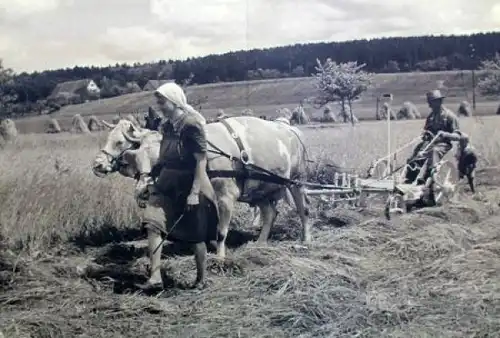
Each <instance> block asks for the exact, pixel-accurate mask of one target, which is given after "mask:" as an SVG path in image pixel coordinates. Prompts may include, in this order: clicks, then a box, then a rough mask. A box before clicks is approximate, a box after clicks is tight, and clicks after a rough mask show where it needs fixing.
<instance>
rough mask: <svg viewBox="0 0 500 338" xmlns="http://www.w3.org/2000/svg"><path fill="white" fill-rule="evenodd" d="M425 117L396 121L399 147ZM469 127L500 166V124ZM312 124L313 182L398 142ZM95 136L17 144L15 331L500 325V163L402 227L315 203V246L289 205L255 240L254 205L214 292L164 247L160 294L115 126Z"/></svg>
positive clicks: (7, 232)
mask: <svg viewBox="0 0 500 338" xmlns="http://www.w3.org/2000/svg"><path fill="white" fill-rule="evenodd" d="M422 123H423V121H421V120H420V121H418V120H417V121H395V122H394V123H393V124H392V134H391V137H392V140H391V142H392V144H393V145H394V147H396V145H400V144H403V143H405V142H407V141H409V140H410V139H412V138H413V137H415V136H416V135H418V134H419V133H420V130H421V128H422ZM460 123H461V129H463V130H464V131H465V132H466V133H468V134H469V135H470V137H471V141H472V143H473V145H474V146H475V147H476V148H477V149H478V151H479V153H480V155H481V159H480V162H479V166H480V168H481V167H483V168H484V167H494V166H498V165H499V164H500V157H499V156H498V149H499V146H500V141H499V140H498V139H497V138H495V137H494V135H495V133H496V131H497V129H498V128H499V127H500V120H498V119H497V118H495V117H488V118H486V117H485V118H477V119H467V118H466V119H461V120H460ZM304 133H305V136H306V139H305V142H306V145H307V147H308V151H309V155H310V157H311V159H312V160H314V161H315V162H316V163H314V164H311V168H312V170H313V172H312V173H311V174H310V176H311V178H313V177H318V176H319V174H325V173H327V172H328V169H327V168H328V167H326V166H325V164H328V163H336V164H338V165H341V166H344V167H346V168H356V169H359V170H363V171H364V170H365V169H366V168H367V167H368V165H369V164H370V161H371V160H372V159H374V158H377V157H380V156H383V155H385V154H386V152H387V150H386V148H387V144H386V137H387V134H386V125H385V124H384V123H375V122H373V123H372V122H366V123H364V124H359V125H356V127H354V128H353V127H349V126H348V127H339V128H336V129H335V130H333V129H309V128H306V127H304ZM95 136H96V137H89V136H88V135H85V134H70V133H59V134H45V135H19V136H18V138H17V139H16V141H15V142H13V143H11V144H9V145H7V146H6V147H5V148H4V149H3V150H2V157H0V172H2V176H0V224H1V228H0V234H1V240H0V244H1V246H2V247H1V248H0V255H1V256H0V270H1V272H0V289H1V290H2V292H1V293H0V302H1V304H2V316H0V331H1V332H2V333H3V334H4V336H7V337H15V336H18V335H19V336H30V335H31V336H36V335H39V334H40V332H43V333H44V334H45V335H46V336H56V337H57V336H71V335H75V332H76V333H78V334H80V335H83V336H93V337H109V336H123V337H130V336H139V335H141V336H168V337H190V336H195V337H221V336H222V337H225V336H231V337H232V336H239V337H297V336H301V337H325V336H332V337H352V336H356V335H357V336H364V337H385V336H393V337H423V336H432V337H436V336H438V337H457V336H470V337H486V336H495V334H496V333H498V332H499V330H500V303H499V302H498V299H499V295H500V284H499V283H498V280H500V266H499V262H500V247H499V243H500V242H499V238H500V228H499V227H498V221H499V219H500V211H499V210H498V206H497V205H498V201H499V198H500V196H499V193H498V188H499V187H500V179H497V177H499V175H500V171H499V170H497V169H490V171H486V170H482V171H481V170H480V171H479V172H478V179H479V182H478V183H479V186H478V189H479V190H480V192H479V194H478V196H479V197H481V198H478V197H475V198H472V197H471V196H470V195H469V194H460V196H459V202H456V203H452V204H450V205H447V206H445V207H442V208H432V209H429V210H425V211H424V210H422V211H419V212H416V213H414V214H409V215H404V216H402V217H401V218H399V219H398V220H395V221H392V222H387V221H385V220H383V219H382V218H381V212H380V211H379V210H365V211H364V212H361V213H359V212H356V211H353V210H346V209H333V210H332V209H331V208H330V207H328V206H326V207H321V203H320V202H319V201H317V200H316V199H315V200H313V202H312V203H313V207H312V211H313V213H312V215H311V216H312V217H313V220H314V232H313V245H312V246H311V248H310V249H309V250H306V249H304V248H302V247H300V246H296V245H295V244H297V242H296V241H297V239H298V238H299V236H300V225H299V224H300V222H299V220H298V219H297V217H296V215H295V212H294V211H293V210H291V209H288V208H283V209H282V212H281V213H280V214H279V216H278V219H277V222H276V226H275V227H274V229H273V230H272V234H271V239H272V243H271V245H270V246H269V247H256V246H255V245H254V244H251V243H249V244H247V241H248V240H249V239H250V240H251V239H254V238H255V237H256V235H257V234H258V230H259V229H254V228H251V227H250V226H249V224H250V213H249V212H248V210H247V209H246V207H244V206H242V205H240V206H239V209H238V210H237V214H236V217H235V221H234V222H233V224H232V225H231V228H232V230H231V232H230V234H229V238H228V245H229V246H230V247H232V249H231V251H230V252H229V253H228V259H227V261H226V262H224V263H223V264H221V263H219V262H217V261H216V260H213V259H211V260H210V270H211V272H212V275H211V276H210V279H211V283H210V285H209V287H208V288H207V289H206V290H204V291H203V292H197V291H191V290H182V289H181V288H180V287H179V285H180V284H182V283H183V282H184V281H192V280H193V279H194V276H193V274H194V270H195V269H194V262H193V261H192V258H191V256H190V255H189V252H187V253H186V252H185V250H184V249H183V248H181V247H179V246H178V245H173V244H171V245H168V246H167V247H166V248H165V249H164V255H165V258H164V259H165V261H164V269H165V280H168V281H169V282H168V283H169V284H170V286H171V287H170V288H168V289H167V290H166V291H165V292H164V293H163V294H162V295H159V296H158V297H148V296H146V295H144V294H135V293H131V290H133V283H135V282H142V281H144V280H145V278H146V275H147V270H146V266H145V262H146V261H147V257H145V250H143V249H144V247H143V246H142V245H138V244H137V243H136V242H130V241H135V240H137V239H141V238H142V237H141V236H142V235H141V232H140V230H139V216H138V209H137V206H136V203H135V200H134V198H133V184H132V182H131V181H130V180H127V179H126V178H123V177H120V176H119V175H116V176H113V177H108V178H107V179H105V180H99V179H97V178H95V177H94V176H93V174H92V173H91V171H90V169H89V163H90V161H91V160H92V158H93V157H94V156H95V153H96V151H97V150H98V149H99V147H100V146H102V144H103V141H104V139H105V137H106V134H105V133H102V132H96V133H95ZM325 168H326V169H325ZM464 185H465V182H464ZM280 209H281V208H280ZM339 227H343V229H338V228H339ZM186 254H187V255H186ZM82 276H83V277H84V278H82Z"/></svg>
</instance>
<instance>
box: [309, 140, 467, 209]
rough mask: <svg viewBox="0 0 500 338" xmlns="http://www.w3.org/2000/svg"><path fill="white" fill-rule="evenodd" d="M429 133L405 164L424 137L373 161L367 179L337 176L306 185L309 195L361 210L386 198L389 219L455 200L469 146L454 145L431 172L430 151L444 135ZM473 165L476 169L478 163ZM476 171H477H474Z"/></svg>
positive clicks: (344, 175)
mask: <svg viewBox="0 0 500 338" xmlns="http://www.w3.org/2000/svg"><path fill="white" fill-rule="evenodd" d="M427 133H428V135H427V142H426V143H424V144H423V146H422V147H421V149H420V151H418V152H417V153H416V154H415V155H414V156H413V157H411V158H410V159H409V160H408V161H406V160H405V162H404V163H403V164H398V157H401V154H402V153H403V152H405V151H408V148H410V147H411V146H414V145H415V144H416V143H417V142H419V141H421V137H418V138H416V139H414V140H412V141H410V142H408V143H407V144H405V145H403V146H402V147H401V148H399V149H397V150H396V151H394V152H392V153H390V154H388V155H387V156H385V157H382V158H379V159H377V160H375V161H373V162H372V165H371V166H370V168H369V169H368V174H367V178H360V177H359V176H357V175H351V174H346V173H342V174H336V176H335V179H334V183H333V184H329V185H322V184H312V183H305V184H304V185H305V187H306V192H307V194H308V195H329V196H330V198H329V202H330V203H332V202H333V203H335V202H339V201H347V202H350V203H354V204H355V205H356V206H359V207H366V206H367V203H368V196H370V195H386V197H387V198H386V202H385V215H386V217H387V218H388V219H390V215H391V214H393V213H404V212H410V211H411V210H412V209H414V208H422V207H429V206H434V205H442V204H443V203H446V201H449V200H450V199H451V198H453V196H454V194H455V192H456V186H457V184H458V181H459V176H462V175H459V170H458V166H457V164H456V163H459V161H460V159H461V155H462V154H463V150H464V146H466V144H463V143H462V142H460V144H459V145H453V146H452V148H451V149H450V150H449V151H448V152H447V153H446V154H445V155H444V157H443V158H442V159H441V160H440V161H438V162H437V163H436V164H435V165H434V167H433V168H430V170H428V169H427V161H428V160H427V157H426V152H427V151H428V150H429V149H430V147H431V146H432V145H433V144H434V143H435V142H436V141H437V140H438V139H439V138H440V136H441V135H440V133H438V134H437V135H435V136H434V135H430V133H429V132H427ZM424 139H425V137H424ZM454 154H455V156H454ZM398 155H399V156H398ZM473 166H474V167H475V162H474V163H473ZM472 170H473V168H472V169H471V170H470V171H472ZM429 172H430V174H429ZM469 174H470V173H469ZM467 176H468V177H467V178H468V179H469V184H470V185H471V190H472V191H474V186H473V181H472V177H469V176H471V175H467Z"/></svg>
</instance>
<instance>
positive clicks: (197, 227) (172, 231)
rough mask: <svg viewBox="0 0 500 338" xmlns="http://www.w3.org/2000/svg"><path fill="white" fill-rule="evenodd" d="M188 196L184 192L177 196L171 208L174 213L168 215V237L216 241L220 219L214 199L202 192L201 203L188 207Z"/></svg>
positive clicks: (184, 240)
mask: <svg viewBox="0 0 500 338" xmlns="http://www.w3.org/2000/svg"><path fill="white" fill-rule="evenodd" d="M186 198H187V196H184V194H183V195H182V196H179V197H178V198H176V201H174V203H173V208H172V209H171V212H172V214H171V215H167V229H168V230H167V231H169V236H168V237H167V239H168V240H170V241H182V242H188V243H201V242H206V243H209V242H210V241H216V240H217V235H218V229H217V228H218V221H219V220H218V217H217V209H216V208H215V206H214V204H213V203H212V201H210V200H209V199H208V198H206V197H205V196H204V195H203V194H200V197H199V204H198V205H195V206H192V207H191V208H186V207H187V205H186ZM181 216H182V218H180V217H181ZM179 218H180V219H179ZM176 222H177V223H176Z"/></svg>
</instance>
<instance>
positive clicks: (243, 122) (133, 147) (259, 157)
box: [92, 116, 311, 283]
mask: <svg viewBox="0 0 500 338" xmlns="http://www.w3.org/2000/svg"><path fill="white" fill-rule="evenodd" d="M224 121H225V123H227V124H228V125H229V127H228V126H227V125H225V124H224V123H223V122H215V123H210V124H207V125H205V131H206V135H207V140H208V142H209V153H208V154H207V157H208V171H209V173H210V172H212V173H213V171H226V173H227V172H232V173H242V172H244V167H245V166H244V165H243V164H242V163H241V162H239V161H235V159H239V158H240V157H241V155H242V153H246V157H248V163H251V164H254V165H255V166H257V167H258V168H262V169H264V170H266V171H267V174H265V175H264V177H259V178H252V177H250V178H243V179H242V178H240V177H238V178H237V177H227V176H226V177H217V176H215V177H212V178H211V179H210V181H211V183H212V185H213V187H214V190H215V193H216V195H217V203H218V207H219V214H220V216H219V233H220V235H221V236H222V238H221V239H220V240H219V241H218V243H217V255H218V257H219V258H221V259H224V258H225V255H226V246H225V239H226V236H227V233H228V230H229V223H230V220H231V217H232V215H233V210H234V205H235V202H243V203H247V204H249V205H252V206H253V205H256V206H257V207H258V208H259V210H260V216H261V217H260V221H261V225H262V230H261V233H260V236H259V238H258V241H259V242H260V243H264V242H266V241H267V239H268V237H269V232H270V230H271V226H272V224H273V223H274V221H275V218H276V215H277V210H276V204H277V202H278V201H279V200H280V199H282V198H283V197H284V196H285V194H286V191H287V188H288V190H289V192H290V195H291V198H292V199H293V200H294V204H295V206H296V207H297V211H298V213H299V217H300V219H301V223H302V228H303V229H302V241H303V242H305V243H308V242H310V240H311V235H310V225H309V219H308V210H307V207H306V204H307V198H306V196H305V193H304V189H303V188H302V186H301V185H300V184H295V182H294V181H293V180H300V179H303V178H304V177H305V170H306V158H305V156H306V150H305V147H304V144H303V142H302V134H301V132H300V130H298V129H296V128H295V127H292V126H289V125H287V124H282V123H276V122H272V121H265V120H262V119H259V118H256V117H251V116H239V117H231V118H227V119H225V120H224ZM104 125H106V126H107V127H109V128H112V130H111V132H110V134H109V136H108V140H107V142H106V145H105V146H104V147H103V148H102V149H101V151H100V153H99V154H98V155H97V156H96V158H95V161H94V164H93V168H92V170H93V172H94V173H95V174H96V175H97V176H99V177H102V176H103V175H106V174H108V173H111V172H115V171H120V173H122V174H123V175H126V176H128V177H136V176H137V175H140V174H141V173H147V172H148V170H151V167H152V165H153V164H154V163H156V161H157V160H158V154H159V144H160V142H159V141H158V140H159V138H160V137H161V136H159V135H158V133H155V132H150V131H149V132H145V131H144V130H141V129H139V128H137V127H136V126H134V125H133V124H132V123H130V122H129V121H125V120H122V121H120V122H119V123H118V124H116V125H110V124H108V123H104ZM230 129H231V131H230ZM235 136H236V137H237V138H239V140H240V143H241V144H242V145H243V147H244V149H240V148H239V147H238V142H236V140H235V138H234V137H235ZM143 149H144V150H143ZM131 163H134V166H136V168H135V169H131V167H132V166H131V165H130V164H131ZM250 169H252V168H250ZM252 172H253V171H252V170H250V173H252ZM269 174H270V175H269ZM274 175H276V176H274ZM266 177H268V178H271V181H268V180H267V179H266ZM273 179H274V181H272V180H273ZM151 249H152V247H151V246H150V258H151V268H152V271H154V270H155V269H157V268H159V264H160V261H159V256H158V258H155V257H153V252H152V251H151ZM158 251H159V252H157V253H159V254H161V248H160V249H159V250H158ZM197 266H198V264H197ZM160 278H161V277H160ZM156 279H158V277H156ZM197 282H199V281H198V280H197ZM155 283H157V281H155Z"/></svg>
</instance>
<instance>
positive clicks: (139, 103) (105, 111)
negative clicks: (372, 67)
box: [17, 71, 499, 133]
mask: <svg viewBox="0 0 500 338" xmlns="http://www.w3.org/2000/svg"><path fill="white" fill-rule="evenodd" d="M438 86H443V91H444V92H445V93H446V95H447V96H448V99H447V101H446V104H447V105H448V107H449V108H450V109H452V110H454V111H457V109H458V106H459V104H460V102H461V101H463V100H467V101H469V102H472V74H471V72H467V71H446V72H426V73H396V74H376V75H375V77H374V83H373V85H372V87H371V88H370V89H369V90H368V91H367V92H366V93H364V94H363V95H362V97H361V99H360V100H359V101H358V102H355V103H354V104H353V111H354V114H355V115H356V116H357V117H358V118H359V119H360V120H371V119H374V118H375V112H376V98H377V97H378V96H380V95H381V94H384V93H392V94H393V95H394V101H393V103H392V105H393V107H394V108H395V109H399V108H400V107H401V106H402V105H403V103H404V102H405V101H411V102H413V103H414V104H415V105H416V106H417V108H418V109H419V110H420V111H421V113H422V115H423V116H424V117H425V116H426V114H427V113H428V108H427V105H426V101H425V93H426V92H427V91H429V90H431V89H434V88H436V87H438ZM187 94H188V100H189V101H191V102H197V101H198V99H200V98H204V99H205V101H206V102H204V103H202V104H201V109H200V110H201V112H202V113H203V114H204V115H205V116H207V117H214V116H215V115H216V114H217V112H218V110H219V109H223V110H224V111H225V112H226V113H227V114H232V115H239V114H240V113H241V112H242V110H243V109H246V108H251V109H252V110H253V111H254V112H255V115H257V116H260V115H266V116H269V117H273V116H276V109H277V108H285V107H286V108H290V109H293V108H295V107H296V106H297V105H298V104H299V102H300V100H302V99H304V98H310V97H313V96H315V95H316V89H315V87H314V79H313V78H311V77H309V78H288V79H273V80H258V81H241V82H229V83H216V84H206V85H196V86H191V87H189V88H188V90H187ZM151 104H153V98H152V95H151V92H141V93H135V94H128V95H122V96H119V97H114V98H110V99H102V100H98V101H93V102H88V103H84V104H79V105H72V106H66V107H63V108H62V109H61V110H60V111H59V112H57V113H54V114H52V117H54V118H56V119H58V120H59V122H60V124H61V127H62V128H63V129H64V128H66V129H69V126H70V124H71V119H72V117H73V116H74V115H75V114H80V115H82V116H84V117H88V116H90V115H96V116H99V117H100V118H104V119H111V118H112V117H113V116H114V115H116V114H117V113H123V114H126V113H130V112H135V111H138V110H140V111H147V108H148V106H149V105H151ZM498 105H499V102H498V101H491V100H487V99H486V98H484V97H481V96H479V95H478V96H477V107H476V112H475V114H476V115H490V114H495V112H496V110H497V108H498ZM197 108H200V107H197ZM305 109H306V112H307V114H308V115H310V116H316V117H321V116H322V115H323V112H322V110H317V109H315V108H314V107H312V106H310V105H305ZM47 120H48V117H47V116H37V117H33V118H28V119H22V120H19V121H17V125H18V128H19V130H20V131H21V132H23V133H32V132H44V131H45V130H46V127H45V122H46V121H47Z"/></svg>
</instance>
